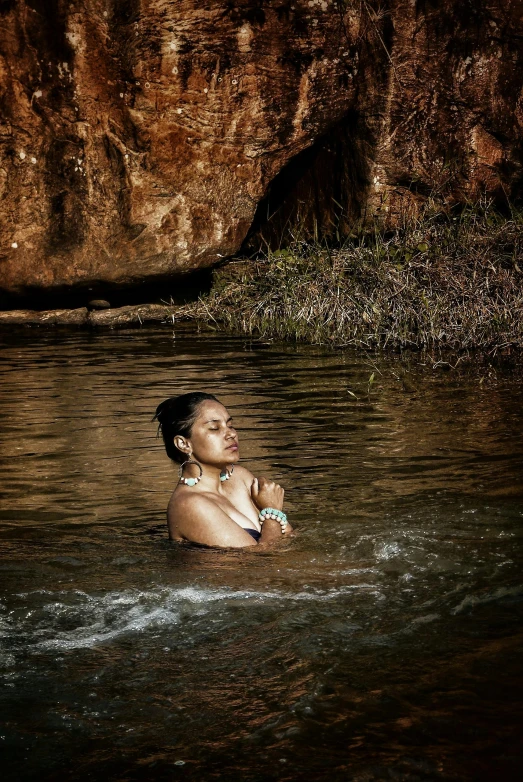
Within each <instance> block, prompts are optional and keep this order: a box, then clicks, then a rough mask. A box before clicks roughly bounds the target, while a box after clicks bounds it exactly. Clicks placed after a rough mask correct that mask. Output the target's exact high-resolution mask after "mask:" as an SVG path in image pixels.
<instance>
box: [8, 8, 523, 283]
mask: <svg viewBox="0 0 523 782" xmlns="http://www.w3.org/2000/svg"><path fill="white" fill-rule="evenodd" d="M0 6H1V7H0V16H1V21H2V24H1V25H0V76H1V78H0V101H1V106H2V115H3V117H2V119H3V121H2V126H1V128H0V228H1V233H0V235H1V240H0V288H1V289H3V290H4V291H7V292H11V293H22V294H24V293H28V292H31V293H34V292H38V291H39V290H54V291H56V290H61V291H63V290H67V289H68V286H89V285H91V284H96V285H100V284H111V285H114V284H115V283H122V284H130V283H134V284H137V283H140V282H141V281H144V280H162V279H167V278H170V277H172V276H173V275H175V274H183V273H185V272H188V271H191V270H194V269H197V268H201V267H206V266H211V265H213V264H215V263H216V262H218V261H219V260H220V259H222V258H224V257H227V256H230V255H231V254H233V253H235V252H236V251H237V250H238V249H239V247H240V246H241V245H242V242H243V241H244V239H245V237H246V235H247V233H248V232H249V229H250V228H251V226H252V225H253V220H254V219H255V217H256V220H255V227H256V228H257V229H258V230H262V231H263V230H264V228H265V229H267V230H268V231H269V232H270V230H271V226H273V227H276V228H278V226H279V225H280V223H279V222H278V220H276V219H275V220H273V221H272V223H271V222H270V223H269V227H267V225H266V224H267V220H268V218H270V217H271V216H272V215H273V213H274V212H278V214H279V215H280V216H281V217H282V220H283V222H281V225H283V224H284V223H285V222H286V221H287V220H288V219H289V218H290V219H292V220H302V223H303V225H305V226H306V227H307V230H310V229H311V226H314V230H316V228H317V227H318V226H319V228H320V230H323V231H325V230H332V229H333V224H334V223H335V222H336V220H338V219H339V214H340V212H342V213H343V219H342V221H341V228H342V229H343V228H344V227H346V226H347V225H349V224H350V223H351V221H354V219H357V218H360V217H361V216H363V215H369V214H375V213H376V212H381V213H383V214H385V215H386V216H387V217H388V218H389V219H391V220H392V221H394V220H395V219H397V216H398V215H401V214H403V213H404V212H405V210H410V209H414V210H415V209H416V206H417V203H418V201H419V200H420V199H423V198H424V197H426V195H427V194H428V193H430V192H436V193H438V194H443V195H445V196H447V197H449V198H455V199H464V198H469V197H472V196H474V195H476V194H477V193H479V192H480V191H481V190H482V189H485V188H486V189H487V190H488V191H490V192H495V191H500V192H501V191H503V192H505V193H506V194H507V195H510V193H511V189H512V187H513V185H514V184H515V183H516V184H517V182H518V181H519V182H521V141H522V130H521V128H522V123H523V114H522V108H521V91H522V85H523V67H522V65H521V57H522V55H521V35H522V34H523V21H522V19H521V14H520V9H521V4H520V3H519V2H518V0H492V1H491V2H489V3H488V4H485V3H474V2H472V0H467V2H463V0H444V1H443V2H441V3H438V4H434V3H429V2H425V0H418V1H417V2H415V3H414V2H411V1H410V0H391V2H389V3H388V4H387V5H386V6H383V5H382V4H381V3H378V2H373V0H369V2H366V3H360V2H359V0H358V1H357V2H356V0H292V2H291V1H290V0H267V1H266V2H260V0H240V2H237V3H230V2H226V1H225V0H214V1H213V2H211V3H201V2H197V0H176V2H172V0H157V2H145V1H144V0H132V2H120V0H118V2H113V3H107V2H105V0H104V1H103V2H102V0H52V2H49V3H42V2H40V1H38V2H37V0H9V1H8V2H3V3H1V4H0ZM300 155H301V157H300ZM264 199H265V200H264ZM260 203H261V206H260V207H259V205H260ZM257 207H259V208H258V211H257ZM278 230H279V229H278Z"/></svg>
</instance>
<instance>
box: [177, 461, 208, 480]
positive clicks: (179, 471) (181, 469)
mask: <svg viewBox="0 0 523 782" xmlns="http://www.w3.org/2000/svg"><path fill="white" fill-rule="evenodd" d="M186 464H196V465H197V466H198V468H199V470H200V474H199V476H198V477H197V478H184V477H183V468H184V467H185V465H186ZM178 475H179V476H180V481H179V483H184V484H185V485H186V486H196V484H197V483H198V482H199V481H201V479H202V475H203V470H202V465H201V464H199V463H198V462H195V461H194V460H193V459H187V461H186V462H184V463H183V464H180V469H179V470H178Z"/></svg>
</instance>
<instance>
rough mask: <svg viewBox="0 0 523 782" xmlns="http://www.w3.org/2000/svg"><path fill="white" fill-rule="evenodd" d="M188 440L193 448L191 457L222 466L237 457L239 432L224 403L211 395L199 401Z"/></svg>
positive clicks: (238, 453) (231, 462)
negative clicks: (210, 397)
mask: <svg viewBox="0 0 523 782" xmlns="http://www.w3.org/2000/svg"><path fill="white" fill-rule="evenodd" d="M187 441H188V444H189V445H190V446H191V449H192V458H193V459H196V461H198V462H203V463H204V464H212V465H216V466H220V467H221V466H223V465H226V464H234V463H235V462H237V461H238V460H239V458H240V451H239V448H238V435H237V434H236V430H235V429H234V427H233V425H232V418H231V417H230V415H229V413H228V412H227V410H226V409H225V407H224V406H223V405H221V404H220V403H219V402H213V401H212V400H211V399H206V400H205V401H204V402H202V403H201V405H200V407H199V409H198V415H197V417H196V420H195V422H194V424H193V425H192V429H191V436H190V437H189V438H187Z"/></svg>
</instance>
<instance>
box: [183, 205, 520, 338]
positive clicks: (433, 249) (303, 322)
mask: <svg viewBox="0 0 523 782" xmlns="http://www.w3.org/2000/svg"><path fill="white" fill-rule="evenodd" d="M177 314H178V315H180V314H181V315H185V316H187V317H191V318H196V319H197V320H199V321H203V322H206V323H216V324H220V326H221V327H222V328H225V329H227V330H229V331H233V332H235V333H242V334H248V335H253V336H257V337H261V338H265V339H267V338H272V339H281V340H297V341H303V342H309V343H320V344H331V345H334V346H338V347H341V346H349V345H353V346H360V347H364V348H377V347H385V346H389V347H394V348H430V349H439V348H450V349H452V350H462V349H468V348H473V349H474V348H479V349H482V350H488V351H490V352H493V353H495V352H497V351H499V350H505V351H506V350H510V349H512V348H521V347H522V346H523V214H522V213H519V212H516V211H515V210H512V213H511V214H510V215H509V216H507V215H505V216H503V215H502V214H500V212H499V211H497V210H496V209H495V208H494V207H493V205H492V204H491V203H488V202H481V203H479V204H474V205H468V206H466V207H461V208H460V210H459V212H458V211H457V210H456V209H454V210H452V209H451V210H447V211H442V210H441V209H436V208H435V207H434V204H432V203H429V204H428V205H427V207H426V208H425V211H424V214H423V215H422V216H421V217H420V218H419V219H417V220H412V219H411V220H409V221H405V223H404V224H403V225H401V226H400V227H398V228H397V229H396V230H394V231H388V232H387V231H385V230H383V229H380V228H379V227H378V226H376V227H375V228H374V229H373V230H370V231H369V230H368V229H366V230H365V231H363V230H359V231H358V232H357V233H355V234H354V235H353V236H351V237H349V238H348V239H347V240H346V241H345V243H344V244H343V245H341V246H337V247H336V248H332V247H329V246H328V245H327V244H325V243H320V242H315V243H310V242H306V241H303V240H301V239H300V238H297V237H294V238H293V239H292V240H291V242H290V243H288V245H287V246H285V247H283V248H282V249H279V250H278V251H275V252H273V251H268V252H267V253H266V254H264V256H263V257H258V258H256V259H254V260H252V259H236V260H233V261H232V262H230V263H228V264H227V265H225V266H223V267H221V268H219V269H217V270H215V272H214V282H213V286H212V289H211V291H210V293H209V294H206V295H205V296H202V297H200V299H199V300H198V301H197V302H196V303H194V304H190V305H188V306H186V307H185V308H184V310H183V312H182V313H180V312H178V313H177Z"/></svg>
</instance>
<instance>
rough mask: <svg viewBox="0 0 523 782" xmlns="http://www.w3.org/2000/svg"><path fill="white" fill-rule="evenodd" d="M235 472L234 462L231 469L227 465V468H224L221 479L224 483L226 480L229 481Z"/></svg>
mask: <svg viewBox="0 0 523 782" xmlns="http://www.w3.org/2000/svg"><path fill="white" fill-rule="evenodd" d="M233 472H234V464H231V469H230V470H228V469H227V467H226V468H225V470H222V471H221V473H220V480H221V482H222V483H223V482H224V481H228V480H229V478H232V474H233Z"/></svg>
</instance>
